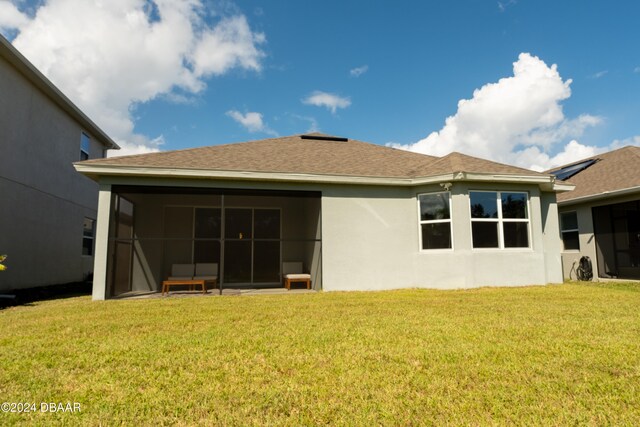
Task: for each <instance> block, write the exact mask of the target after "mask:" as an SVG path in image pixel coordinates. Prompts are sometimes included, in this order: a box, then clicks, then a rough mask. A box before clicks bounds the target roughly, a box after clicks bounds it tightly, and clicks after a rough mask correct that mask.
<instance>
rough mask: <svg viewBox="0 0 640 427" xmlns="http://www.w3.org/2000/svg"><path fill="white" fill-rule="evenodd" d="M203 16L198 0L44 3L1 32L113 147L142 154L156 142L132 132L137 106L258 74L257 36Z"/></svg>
mask: <svg viewBox="0 0 640 427" xmlns="http://www.w3.org/2000/svg"><path fill="white" fill-rule="evenodd" d="M0 4H1V5H3V7H5V9H6V10H9V8H8V7H7V3H6V2H3V3H0ZM9 6H12V5H11V4H9ZM30 15H31V14H30ZM211 15H212V14H211V13H210V12H208V11H207V9H206V6H205V1H204V0H155V1H151V0H111V1H107V2H105V1H99V0H50V1H48V2H46V3H44V4H42V5H40V6H39V7H38V8H37V10H36V11H35V14H33V17H27V15H25V14H22V15H21V17H22V18H20V17H19V18H18V19H12V20H11V22H10V23H9V24H10V25H8V26H9V27H10V29H12V30H13V31H17V33H18V35H17V37H16V38H15V39H14V40H13V44H14V45H15V46H16V47H17V48H18V49H19V50H20V51H21V52H22V53H23V54H24V55H25V56H26V57H27V58H28V59H29V60H30V61H31V62H33V63H34V64H35V65H36V67H38V68H39V69H40V71H42V72H43V73H44V74H45V75H46V76H47V77H49V78H50V79H51V80H52V81H53V83H54V84H56V86H58V87H59V88H60V89H61V90H62V91H63V92H64V93H65V94H66V95H67V96H69V98H71V100H73V101H74V102H75V103H76V104H77V105H78V106H79V107H80V108H81V109H82V110H83V111H85V112H86V113H87V114H88V115H89V117H91V118H92V119H93V120H94V121H95V122H96V123H97V124H98V125H99V126H100V127H102V128H103V129H104V130H105V131H106V132H107V133H108V134H109V135H110V136H111V137H112V138H113V139H114V140H116V142H118V143H119V144H120V145H121V146H123V147H127V148H128V149H130V151H131V152H135V151H136V150H137V151H138V152H145V151H148V150H152V151H155V150H158V145H159V144H158V143H159V142H161V141H162V137H157V138H153V137H149V136H145V135H140V134H136V133H135V131H134V127H135V120H134V118H133V116H132V112H133V110H135V106H136V105H137V104H138V103H144V102H147V101H150V100H153V99H156V98H159V97H163V99H167V100H172V99H173V100H176V101H183V102H186V101H188V100H189V99H192V98H191V97H190V96H193V95H197V94H198V93H201V92H202V91H203V90H204V89H205V87H206V82H205V80H206V79H207V78H209V77H211V76H217V75H220V74H224V73H226V72H229V71H230V70H231V69H234V68H240V69H246V70H251V71H260V70H261V59H262V58H263V56H264V53H263V52H262V51H261V50H260V49H259V47H258V46H259V45H260V44H262V43H264V42H265V37H264V35H263V34H261V33H255V32H252V31H251V29H250V28H249V25H248V23H247V20H246V18H245V17H244V16H243V15H235V16H222V17H220V15H217V16H218V18H217V21H216V22H214V23H209V22H207V18H208V17H210V16H211ZM0 16H2V17H3V18H1V19H3V20H2V21H1V22H2V23H3V24H4V25H5V26H6V25H7V22H6V21H7V20H8V19H7V18H6V17H5V16H9V15H4V14H3V13H2V10H0ZM124 151H125V150H121V152H120V153H117V152H114V153H113V154H115V155H120V154H122V153H123V152H124Z"/></svg>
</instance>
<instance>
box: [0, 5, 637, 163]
mask: <svg viewBox="0 0 640 427" xmlns="http://www.w3.org/2000/svg"><path fill="white" fill-rule="evenodd" d="M74 2H81V3H82V6H78V4H74ZM113 3H114V4H117V5H115V6H114V7H113V8H109V7H104V6H103V7H102V8H100V7H98V6H93V8H92V7H91V6H90V5H88V4H92V2H91V1H89V0H51V1H48V2H36V3H34V2H26V1H19V0H18V1H2V0H0V31H1V32H2V33H3V34H4V35H5V36H7V37H8V38H9V39H10V40H12V41H13V42H14V44H15V45H16V46H17V47H18V49H20V50H21V51H22V52H23V53H24V54H25V55H26V56H27V57H28V58H29V59H30V60H31V61H32V62H34V64H36V66H38V67H39V68H40V69H41V70H42V71H43V72H44V73H45V74H46V75H47V76H48V77H50V78H51V79H52V81H54V83H56V84H57V85H58V86H59V87H60V88H61V89H62V90H63V91H64V92H65V93H67V95H69V96H70V97H71V99H72V100H74V102H76V103H77V104H78V105H79V106H80V107H81V108H83V109H85V111H87V112H88V114H89V115H90V116H91V117H92V118H94V120H95V121H96V122H97V123H98V124H99V125H100V126H101V127H103V128H104V129H105V130H106V131H107V132H108V133H109V134H110V135H112V136H113V137H114V139H116V140H117V141H118V142H119V143H122V144H123V146H125V147H126V148H127V150H126V152H127V153H129V152H131V153H133V152H146V151H150V150H155V149H161V150H172V149H180V148H189V147H196V146H203V145H214V144H222V143H229V142H236V141H246V140H251V139H261V138H266V137H271V136H274V135H290V134H296V133H304V132H307V131H310V130H319V131H321V132H324V133H329V134H335V135H340V136H347V137H350V138H355V139H360V140H364V141H369V142H373V143H376V144H390V145H393V146H395V147H398V148H404V149H412V150H414V151H419V152H426V153H430V154H437V155H442V154H444V153H445V152H447V151H451V150H455V151H463V152H467V153H468V154H473V155H478V156H481V157H486V158H491V159H494V160H498V161H503V162H508V163H513V164H518V165H520V166H524V167H533V168H536V169H544V168H547V167H551V166H554V165H557V164H562V163H566V162H568V161H572V160H577V159H578V158H580V157H585V156H588V155H593V154H595V153H597V152H601V151H604V150H608V149H613V148H616V147H618V146H621V145H625V144H636V145H637V144H638V143H640V120H638V118H640V96H639V95H640V49H639V48H638V47H639V46H640V43H639V42H640V26H638V25H637V23H638V22H640V2H637V1H619V2H607V1H573V2H569V1H560V2H559V1H532V0H510V1H509V0H505V1H501V2H498V1H489V0H465V1H412V2H409V1H405V2H403V1H397V2H393V3H392V2H383V1H352V2H348V1H313V2H312V1H303V2H301V1H270V2H264V1H262V2H260V1H235V2H215V1H202V2H200V3H199V4H200V6H201V7H200V8H190V7H189V6H187V3H184V5H183V6H181V7H180V8H177V7H174V9H172V10H168V9H167V6H166V5H164V2H162V1H158V2H155V3H154V2H150V1H143V0H114V1H113ZM174 3H175V4H177V3H180V2H177V1H176V2H174ZM196 3H198V2H196ZM69 11H73V15H74V16H73V19H74V20H75V21H80V22H85V23H86V22H95V23H96V24H95V25H91V26H90V27H91V28H88V27H87V26H86V25H84V26H83V25H76V24H73V23H69V22H68V21H67V20H68V19H70V18H69V17H68V16H67V15H69ZM45 12H46V13H45ZM134 12H137V15H136V14H135V13H134ZM83 14H84V16H83ZM134 15H135V16H136V18H135V19H133V18H131V16H134ZM56 17H58V18H56ZM181 18H183V19H182V20H181ZM125 21H127V22H128V24H127V26H126V27H125V26H121V25H122V24H120V23H121V22H125ZM185 22H187V23H190V25H191V29H190V31H184V26H185ZM160 23H162V24H163V25H162V30H163V32H164V33H165V36H163V37H164V38H158V37H157V33H158V32H159V31H155V32H154V30H153V29H152V28H153V26H154V24H160ZM100 27H104V28H100ZM159 28H160V26H159V25H158V26H157V29H159ZM101 31H103V32H102V33H101ZM51 34H60V36H59V37H57V38H56V37H53V38H54V39H55V40H51V39H52V37H51ZM150 37H156V38H155V39H154V40H155V42H154V43H156V44H154V45H153V46H155V47H154V48H153V49H150V51H149V52H147V54H145V55H139V56H138V55H137V54H136V53H135V51H133V53H131V52H129V53H128V54H127V52H128V49H129V48H130V47H131V46H130V45H136V43H140V46H145V45H147V44H149V43H147V41H148V39H149V38H150ZM112 38H116V39H119V40H116V41H114V40H111V39H112ZM128 40H133V41H132V42H131V43H128V42H127V41H128ZM203 40H210V41H211V42H210V43H204V42H202V41H203ZM221 40H222V41H221ZM224 40H226V41H228V43H226V44H225V43H224ZM145 43H146V44H145ZM181 43H182V44H181ZM78 45H80V47H78ZM131 49H133V48H131ZM87 52H93V54H88V53H87ZM194 52H195V53H194ZM523 53H528V54H529V55H525V56H522V55H521V54H523ZM154 55H155V56H154ZM172 57H175V61H170V59H171V58H172ZM70 59H71V61H70ZM162 61H166V62H171V64H173V65H167V64H165V63H162ZM70 62H71V63H75V64H78V66H77V68H74V67H73V66H71V65H70ZM514 63H517V64H518V69H519V70H520V72H519V73H520V74H519V75H518V76H515V75H514V73H515V71H514ZM87 64H91V65H87ZM553 64H556V65H557V69H553V68H552V66H553ZM185 70H186V72H185ZM185 73H186V74H188V75H185ZM514 76H515V77H514ZM501 79H503V80H504V81H501ZM78 82H81V84H78ZM147 86H148V87H147ZM105 88H107V89H105ZM143 89H144V90H143ZM474 91H478V93H477V95H476V96H474ZM313 95H316V97H315V98H312V96H313ZM464 99H466V100H470V102H468V103H467V106H466V107H465V108H466V110H465V109H464V108H462V109H461V108H460V106H459V104H458V103H459V101H460V100H464ZM322 100H324V103H323V102H322ZM314 104H315V105H314ZM514 111H515V112H514ZM252 113H253V114H252ZM448 117H451V118H453V120H451V122H450V123H449V124H445V121H446V120H447V118H448ZM432 134H433V135H432Z"/></svg>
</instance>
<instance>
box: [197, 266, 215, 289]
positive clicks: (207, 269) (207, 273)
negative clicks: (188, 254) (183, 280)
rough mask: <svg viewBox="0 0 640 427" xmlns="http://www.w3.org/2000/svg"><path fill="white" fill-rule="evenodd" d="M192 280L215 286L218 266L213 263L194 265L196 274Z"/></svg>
mask: <svg viewBox="0 0 640 427" xmlns="http://www.w3.org/2000/svg"><path fill="white" fill-rule="evenodd" d="M193 279H194V280H204V281H205V282H211V283H212V284H213V285H214V286H215V284H216V282H217V281H218V264H217V263H215V262H212V263H196V273H195V275H194V276H193Z"/></svg>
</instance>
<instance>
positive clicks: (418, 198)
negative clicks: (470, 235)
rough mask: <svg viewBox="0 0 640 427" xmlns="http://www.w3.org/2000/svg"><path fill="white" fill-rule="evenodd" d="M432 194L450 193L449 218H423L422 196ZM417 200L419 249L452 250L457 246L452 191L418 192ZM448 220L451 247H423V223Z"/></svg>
mask: <svg viewBox="0 0 640 427" xmlns="http://www.w3.org/2000/svg"><path fill="white" fill-rule="evenodd" d="M432 194H448V195H449V219H430V220H424V221H423V220H422V212H420V196H423V195H432ZM416 202H417V207H418V250H419V251H420V252H423V253H430V254H431V253H434V252H451V251H453V250H454V248H455V242H454V241H453V236H454V234H453V199H452V198H451V191H433V192H429V193H418V194H417V195H416ZM445 222H448V223H449V224H450V225H449V231H450V232H451V247H450V248H437V249H423V248H422V224H438V223H445Z"/></svg>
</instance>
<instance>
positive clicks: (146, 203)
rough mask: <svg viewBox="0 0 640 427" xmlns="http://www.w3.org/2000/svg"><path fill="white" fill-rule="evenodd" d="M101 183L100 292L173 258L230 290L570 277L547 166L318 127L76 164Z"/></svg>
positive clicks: (152, 280) (141, 279)
mask: <svg viewBox="0 0 640 427" xmlns="http://www.w3.org/2000/svg"><path fill="white" fill-rule="evenodd" d="M75 167H76V170H78V171H79V172H81V173H83V174H84V175H86V176H88V177H90V178H92V179H94V180H95V181H96V182H98V183H99V185H100V196H99V206H98V228H97V234H96V253H95V269H94V287H93V298H94V299H105V298H109V297H113V296H117V295H121V294H127V293H128V292H135V291H157V290H159V287H160V283H161V282H162V280H163V279H165V278H166V277H167V276H168V275H169V274H170V271H171V266H172V265H173V264H180V263H216V264H218V265H219V282H220V286H222V287H240V286H251V287H262V286H281V285H280V283H281V274H282V264H283V262H294V261H297V262H302V263H303V266H304V269H305V270H306V271H307V272H308V273H310V274H311V280H312V285H313V288H314V289H323V290H325V291H340V290H381V289H393V288H406V287H429V288H468V287H477V286H517V285H529V284H546V283H550V282H560V281H562V268H561V261H560V250H561V247H560V245H561V241H560V235H559V226H558V217H557V206H556V193H557V192H563V191H568V190H571V189H572V188H573V186H572V185H570V184H564V183H558V182H557V181H556V179H555V177H554V176H553V175H549V174H542V173H537V172H532V171H530V170H525V169H520V168H516V167H513V166H508V165H503V164H499V163H494V162H490V161H487V160H482V159H478V158H474V157H470V156H466V155H463V154H459V153H452V154H450V155H447V156H444V157H441V158H438V157H432V156H426V155H422V154H417V153H411V152H408V151H402V150H397V149H393V148H388V147H382V146H379V145H375V144H369V143H365V142H360V141H356V140H351V139H347V138H340V137H334V136H329V135H323V134H318V133H313V134H309V135H294V136H288V137H281V138H272V139H265V140H259V141H250V142H244V143H235V144H228V145H219V146H211V147H201V148H193V149H188V150H178V151H168V152H161V153H151V154H143V155H135V156H124V157H119V158H109V159H95V160H88V161H84V162H79V163H76V164H75Z"/></svg>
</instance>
